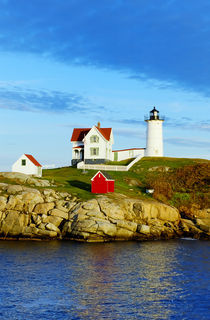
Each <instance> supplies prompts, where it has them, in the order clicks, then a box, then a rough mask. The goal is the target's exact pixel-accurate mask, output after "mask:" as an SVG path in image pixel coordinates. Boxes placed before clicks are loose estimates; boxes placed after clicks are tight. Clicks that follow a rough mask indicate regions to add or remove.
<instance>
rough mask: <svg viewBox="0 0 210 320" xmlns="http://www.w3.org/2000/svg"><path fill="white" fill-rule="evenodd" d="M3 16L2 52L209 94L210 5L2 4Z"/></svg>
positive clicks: (158, 0) (40, 0)
mask: <svg viewBox="0 0 210 320" xmlns="http://www.w3.org/2000/svg"><path fill="white" fill-rule="evenodd" d="M0 10H1V20H0V30H1V32H0V50H2V51H7V52H8V51H9V52H30V53H34V54H39V55H42V56H44V57H47V58H53V59H57V60H59V61H62V62H64V63H70V64H76V65H89V66H97V67H100V68H106V69H107V68H108V69H109V68H111V69H115V70H119V71H124V72H128V74H130V76H131V77H135V78H136V79H138V78H141V79H142V78H144V79H149V78H151V79H157V80H158V81H160V87H162V89H165V88H167V87H168V86H171V84H172V85H173V83H179V84H181V85H182V86H184V87H187V88H192V89H193V90H199V91H202V92H204V93H205V94H206V95H209V94H210V90H209V87H210V86H209V84H210V74H209V72H208V68H207V66H208V65H209V64H210V55H209V50H210V42H209V38H210V23H209V22H210V18H209V10H210V2H209V0H202V1H190V2H189V1H180V0H174V1H172V0H164V1H163V0H150V1H148V0H141V1H137V0H133V1H130V0H124V1H120V0H118V1H117V0H115V1H113V0H100V1H98V0H91V2H90V1H87V0H71V1H69V0H63V1H60V0H36V1H25V0H18V1H15V0H8V1H5V0H4V1H3V0H0ZM163 82H165V85H164V84H163ZM161 83H162V84H161Z"/></svg>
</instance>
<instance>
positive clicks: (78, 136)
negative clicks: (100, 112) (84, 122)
mask: <svg viewBox="0 0 210 320" xmlns="http://www.w3.org/2000/svg"><path fill="white" fill-rule="evenodd" d="M96 128H97V129H98V131H99V132H100V133H101V134H102V136H103V137H104V138H105V139H106V140H107V141H109V140H110V135H111V132H112V128H99V127H96ZM90 130H91V128H81V129H79V128H76V129H74V130H73V133H72V137H71V141H82V140H83V139H84V137H85V136H86V135H87V134H88V132H89V131H90Z"/></svg>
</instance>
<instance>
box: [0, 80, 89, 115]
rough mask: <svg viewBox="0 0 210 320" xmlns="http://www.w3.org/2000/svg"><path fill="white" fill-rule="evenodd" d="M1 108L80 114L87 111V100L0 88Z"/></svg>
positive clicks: (61, 93) (58, 93)
mask: <svg viewBox="0 0 210 320" xmlns="http://www.w3.org/2000/svg"><path fill="white" fill-rule="evenodd" d="M0 97H1V98H0V108H4V109H12V110H19V111H30V112H56V113H63V112H80V113H85V112H86V111H87V107H86V103H87V101H86V99H85V98H84V97H82V96H79V95H75V94H69V93H65V92H61V91H46V90H33V89H23V88H20V87H17V86H16V87H12V86H10V87H0Z"/></svg>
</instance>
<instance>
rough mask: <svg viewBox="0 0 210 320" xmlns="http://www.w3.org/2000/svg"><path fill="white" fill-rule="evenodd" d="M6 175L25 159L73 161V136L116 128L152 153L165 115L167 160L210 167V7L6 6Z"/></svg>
mask: <svg viewBox="0 0 210 320" xmlns="http://www.w3.org/2000/svg"><path fill="white" fill-rule="evenodd" d="M0 12H1V19H0V114H1V117H0V122H1V126H0V150H1V152H0V170H1V171H8V170H10V169H11V165H12V163H13V162H15V161H16V159H17V158H18V157H19V156H20V155H21V154H22V153H31V154H33V155H34V156H35V157H36V158H37V160H38V161H40V163H41V164H43V165H55V166H64V165H69V163H70V160H71V143H70V138H71V134H72V130H73V128H74V127H92V126H93V125H94V124H96V123H97V122H98V121H100V122H101V125H102V126H103V127H112V128H113V132H114V139H115V144H114V149H121V148H128V147H145V134H146V124H145V123H144V121H143V120H144V115H148V113H149V111H150V110H151V109H152V108H153V106H154V105H155V106H156V108H157V109H158V110H159V111H160V113H161V114H163V115H164V116H165V119H166V120H165V122H164V153H165V156H172V157H192V158H207V159H210V117H209V111H210V72H209V65H210V41H209V39H210V2H209V0H202V1H201V2H199V1H197V0H184V1H183V0H132V1H131V0H100V1H98V0H62V1H60V0H30V1H26V0H18V1H17V0H0Z"/></svg>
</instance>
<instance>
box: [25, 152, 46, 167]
mask: <svg viewBox="0 0 210 320" xmlns="http://www.w3.org/2000/svg"><path fill="white" fill-rule="evenodd" d="M25 156H26V157H27V158H28V159H29V160H31V162H33V164H35V166H37V167H42V165H41V164H40V163H39V162H38V161H36V159H34V157H33V156H32V155H31V154H25Z"/></svg>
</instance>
